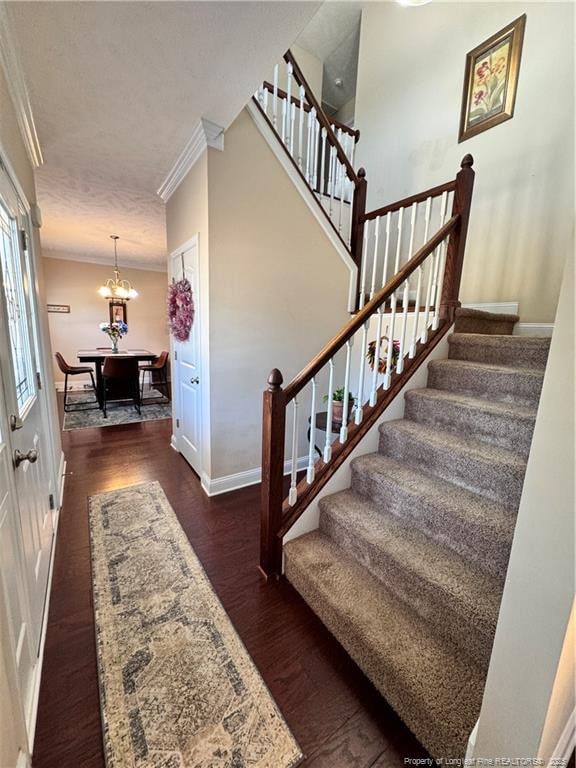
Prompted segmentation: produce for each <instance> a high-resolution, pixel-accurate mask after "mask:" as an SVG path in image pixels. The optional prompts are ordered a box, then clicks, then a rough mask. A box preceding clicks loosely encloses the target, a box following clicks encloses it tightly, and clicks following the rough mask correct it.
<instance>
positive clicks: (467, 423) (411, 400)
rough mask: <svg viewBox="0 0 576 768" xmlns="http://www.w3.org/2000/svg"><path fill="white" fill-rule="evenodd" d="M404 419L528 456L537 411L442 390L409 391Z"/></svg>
mask: <svg viewBox="0 0 576 768" xmlns="http://www.w3.org/2000/svg"><path fill="white" fill-rule="evenodd" d="M404 418H405V419H410V420H412V421H417V422H419V423H421V424H429V425H431V426H438V427H440V428H442V429H446V430H448V431H450V432H454V433H456V434H467V435H469V436H470V437H473V438H475V439H477V440H482V441H485V442H488V443H490V444H493V445H499V446H501V447H503V448H508V449H510V450H511V451H517V452H518V453H520V454H521V455H522V456H524V457H527V456H528V453H529V452H530V444H531V442H532V433H533V431H534V422H535V420H536V408H534V407H531V406H526V405H518V404H516V403H512V402H507V403H502V402H493V401H491V400H488V399H486V398H481V397H474V396H471V395H464V394H460V393H454V392H446V391H445V390H441V389H432V388H427V389H412V390H409V391H408V392H407V393H406V395H405V408H404Z"/></svg>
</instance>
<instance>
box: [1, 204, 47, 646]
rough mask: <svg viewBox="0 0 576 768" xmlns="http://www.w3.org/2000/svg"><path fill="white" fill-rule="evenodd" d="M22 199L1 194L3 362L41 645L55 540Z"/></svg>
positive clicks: (35, 631)
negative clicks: (39, 392) (23, 227)
mask: <svg viewBox="0 0 576 768" xmlns="http://www.w3.org/2000/svg"><path fill="white" fill-rule="evenodd" d="M19 216H20V212H19V208H18V201H17V199H16V200H15V201H12V200H10V198H9V197H8V196H7V195H6V194H5V193H4V194H2V195H1V196H0V267H1V281H2V291H1V303H2V311H1V313H0V325H1V328H0V364H1V367H2V380H3V385H4V386H3V389H4V403H5V408H6V413H7V416H8V423H9V436H8V438H7V439H5V442H6V445H9V447H10V448H9V449H10V453H11V461H10V468H11V471H12V472H13V473H14V484H15V488H16V495H17V503H18V510H19V518H20V529H21V535H22V543H23V550H24V568H25V578H26V582H27V589H28V593H29V602H30V617H31V626H30V633H31V637H32V638H33V641H34V644H35V647H36V649H38V647H39V643H40V634H41V626H42V618H43V612H44V604H45V598H46V587H47V582H48V569H49V563H50V552H51V547H52V539H53V533H54V531H53V516H52V512H51V509H50V497H49V490H48V489H49V481H48V472H49V457H48V456H45V455H44V453H45V451H44V450H43V449H42V446H43V445H44V444H45V443H44V441H43V440H42V439H41V437H44V436H43V435H42V410H41V409H42V404H41V401H40V399H39V397H38V379H37V371H38V365H37V361H36V353H35V350H36V349H37V345H36V339H35V336H34V334H35V328H34V322H33V313H32V308H33V297H32V295H31V291H32V284H31V269H30V264H29V261H28V258H29V253H28V251H27V250H26V249H25V247H24V242H23V238H22V236H21V231H22V226H21V221H20V219H19Z"/></svg>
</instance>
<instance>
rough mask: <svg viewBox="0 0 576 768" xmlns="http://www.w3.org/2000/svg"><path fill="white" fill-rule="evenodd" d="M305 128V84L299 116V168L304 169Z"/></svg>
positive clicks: (301, 91)
mask: <svg viewBox="0 0 576 768" xmlns="http://www.w3.org/2000/svg"><path fill="white" fill-rule="evenodd" d="M303 130H304V86H303V85H301V86H300V114H299V116H298V168H300V170H302V133H303Z"/></svg>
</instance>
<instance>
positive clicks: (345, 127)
mask: <svg viewBox="0 0 576 768" xmlns="http://www.w3.org/2000/svg"><path fill="white" fill-rule="evenodd" d="M262 87H263V88H265V89H266V90H267V91H268V92H269V93H274V85H273V84H272V83H269V82H268V80H264V82H263V83H262ZM304 90H306V88H304ZM276 93H277V94H278V96H279V97H280V98H281V99H286V100H287V99H288V94H287V93H286V91H284V90H282V88H278V87H277V88H276ZM290 102H291V103H292V104H294V106H296V107H298V108H299V107H300V99H299V98H298V97H297V96H290ZM302 109H303V110H304V112H310V110H311V109H312V107H311V106H310V104H308V102H307V101H304V102H302ZM328 119H329V120H330V122H331V124H332V125H335V126H336V128H340V129H341V130H342V131H343V132H344V133H347V134H348V135H349V136H352V138H353V139H354V143H355V144H357V143H358V141H359V140H360V131H359V130H358V129H357V128H350V126H349V125H345V124H344V123H341V122H340V120H336V119H335V118H334V117H329V118H328Z"/></svg>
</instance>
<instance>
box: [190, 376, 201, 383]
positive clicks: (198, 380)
mask: <svg viewBox="0 0 576 768" xmlns="http://www.w3.org/2000/svg"><path fill="white" fill-rule="evenodd" d="M190 384H200V377H199V376H195V377H194V378H193V379H190Z"/></svg>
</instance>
